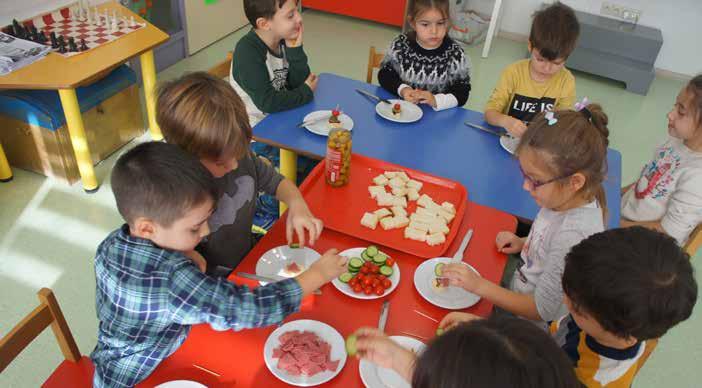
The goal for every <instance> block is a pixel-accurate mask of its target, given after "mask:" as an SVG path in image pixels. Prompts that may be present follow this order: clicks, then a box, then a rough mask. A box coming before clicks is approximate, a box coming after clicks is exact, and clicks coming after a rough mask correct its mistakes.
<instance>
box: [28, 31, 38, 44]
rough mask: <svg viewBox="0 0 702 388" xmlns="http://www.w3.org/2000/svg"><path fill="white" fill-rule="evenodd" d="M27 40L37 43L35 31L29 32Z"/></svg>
mask: <svg viewBox="0 0 702 388" xmlns="http://www.w3.org/2000/svg"><path fill="white" fill-rule="evenodd" d="M29 40H31V41H32V42H37V43H39V34H38V33H37V32H36V31H35V30H30V33H29Z"/></svg>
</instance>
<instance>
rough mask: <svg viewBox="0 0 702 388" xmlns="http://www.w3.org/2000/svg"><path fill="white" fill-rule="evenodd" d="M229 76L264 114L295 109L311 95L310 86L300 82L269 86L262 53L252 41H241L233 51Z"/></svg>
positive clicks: (310, 97) (309, 99)
mask: <svg viewBox="0 0 702 388" xmlns="http://www.w3.org/2000/svg"><path fill="white" fill-rule="evenodd" d="M288 70H289V69H288ZM232 78H234V80H235V81H236V82H237V83H238V84H239V86H240V87H241V88H242V89H244V91H245V92H246V94H248V95H249V97H251V100H252V101H253V103H254V104H255V105H256V107H257V108H258V109H260V110H261V111H262V112H264V113H273V112H279V111H283V110H288V109H292V108H296V107H298V106H300V105H304V104H306V103H308V102H310V101H312V98H313V97H314V95H313V93H312V89H310V88H309V86H307V84H305V83H304V82H303V83H302V84H301V85H299V86H298V87H296V88H292V89H282V90H276V89H275V88H273V85H272V84H271V81H270V76H269V74H268V68H267V66H266V61H265V53H263V54H262V53H260V52H259V51H258V49H257V48H256V47H255V46H254V45H253V44H252V43H249V42H246V41H241V42H240V44H238V45H237V47H236V50H234V60H233V62H232Z"/></svg>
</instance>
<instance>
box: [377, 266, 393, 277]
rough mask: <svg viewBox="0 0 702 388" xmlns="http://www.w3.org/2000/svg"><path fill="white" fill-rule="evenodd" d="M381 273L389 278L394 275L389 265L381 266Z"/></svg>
mask: <svg viewBox="0 0 702 388" xmlns="http://www.w3.org/2000/svg"><path fill="white" fill-rule="evenodd" d="M380 274H381V275H385V277H388V278H389V277H390V276H392V267H388V266H387V265H384V266H382V267H380Z"/></svg>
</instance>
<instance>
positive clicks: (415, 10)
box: [407, 0, 450, 40]
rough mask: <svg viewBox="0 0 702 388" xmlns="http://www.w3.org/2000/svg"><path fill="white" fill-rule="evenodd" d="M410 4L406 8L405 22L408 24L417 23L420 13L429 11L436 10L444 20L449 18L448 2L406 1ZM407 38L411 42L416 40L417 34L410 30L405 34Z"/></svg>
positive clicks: (441, 0) (442, 0)
mask: <svg viewBox="0 0 702 388" xmlns="http://www.w3.org/2000/svg"><path fill="white" fill-rule="evenodd" d="M408 1H409V2H410V4H409V6H408V7H407V20H408V21H410V22H415V21H417V18H418V17H419V15H421V14H422V13H424V12H426V11H428V10H430V9H438V10H439V11H440V12H441V14H442V15H443V16H444V17H445V18H447V19H448V18H449V15H450V13H449V2H448V0H408ZM407 36H408V37H410V39H412V40H417V32H416V31H414V30H412V31H409V32H408V33H407Z"/></svg>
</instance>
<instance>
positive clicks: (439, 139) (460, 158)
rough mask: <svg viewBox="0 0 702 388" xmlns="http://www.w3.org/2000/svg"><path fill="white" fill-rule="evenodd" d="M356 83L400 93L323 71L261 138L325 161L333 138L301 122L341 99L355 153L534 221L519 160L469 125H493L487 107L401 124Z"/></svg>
mask: <svg viewBox="0 0 702 388" xmlns="http://www.w3.org/2000/svg"><path fill="white" fill-rule="evenodd" d="M356 88H359V89H364V90H366V91H369V92H371V93H374V94H376V95H378V96H381V97H386V98H392V97H393V96H392V95H391V94H390V93H388V92H387V91H385V90H384V89H382V88H381V87H378V86H374V85H369V84H367V83H364V82H360V81H355V80H352V79H349V78H345V77H341V76H337V75H333V74H321V75H320V80H319V84H318V86H317V90H316V91H315V98H314V100H313V101H312V102H310V103H309V104H307V105H304V106H301V107H299V108H296V109H292V110H288V111H284V112H279V113H274V114H270V115H268V116H267V117H266V118H265V119H263V120H262V121H261V122H260V123H258V125H256V126H255V127H254V129H253V133H254V137H255V138H256V140H258V141H261V142H263V143H266V144H271V145H274V146H276V147H280V148H281V149H285V150H289V151H292V152H295V153H297V154H301V155H306V156H309V157H312V158H315V159H321V158H323V157H324V155H325V153H326V140H327V138H326V137H324V136H319V135H315V134H313V133H310V132H309V131H307V130H306V129H304V128H297V127H295V125H297V124H298V123H300V122H301V121H302V118H303V117H304V116H305V115H306V114H307V113H309V112H313V111H316V110H322V109H333V108H334V107H335V106H336V105H337V104H338V105H339V106H340V107H341V109H342V110H343V111H344V113H346V114H348V115H349V116H351V118H352V119H353V120H354V127H353V131H352V133H353V151H354V152H356V153H359V154H363V155H367V156H370V157H373V158H378V159H383V160H386V161H388V162H391V163H396V164H400V165H403V166H407V167H409V168H412V169H417V170H422V171H426V172H428V173H431V174H435V175H439V176H443V177H446V178H450V179H453V180H456V181H458V182H461V183H462V184H463V185H464V186H465V187H466V188H467V189H468V198H469V199H470V200H471V201H474V202H477V203H479V204H481V205H485V206H490V207H493V208H496V209H499V210H502V211H505V212H507V213H511V214H514V215H515V216H517V217H520V218H523V219H534V217H535V216H536V213H537V211H538V206H537V205H536V203H535V202H534V200H533V199H532V198H531V196H530V195H529V193H527V192H526V191H524V190H523V189H522V175H521V172H520V171H519V164H518V162H517V160H516V158H514V157H512V155H510V154H508V153H507V152H505V151H504V150H503V149H502V148H501V146H500V144H499V139H498V137H497V136H494V135H491V134H488V133H485V132H482V131H479V130H476V129H473V128H470V127H467V126H465V125H464V124H463V123H464V122H465V121H470V122H473V123H476V124H480V125H484V126H487V123H486V122H485V121H484V119H483V114H482V113H480V112H475V111H472V110H468V109H462V108H459V109H449V110H446V111H442V112H435V111H434V110H433V109H431V108H430V107H428V106H425V105H424V106H422V109H423V111H424V117H422V119H421V120H420V121H418V122H416V123H412V124H398V123H393V122H390V121H388V120H385V119H383V118H382V117H380V116H378V115H377V114H376V113H375V102H373V101H371V100H369V99H368V98H366V97H364V96H362V95H360V94H358V93H356V92H355V90H354V89H356ZM288 160H289V159H288ZM607 160H608V164H609V176H608V178H607V181H606V182H605V190H606V195H607V204H608V208H609V226H610V227H616V226H618V225H619V206H620V193H619V190H620V187H621V170H622V160H621V154H620V153H619V152H618V151H616V150H613V149H609V150H608V153H607ZM282 163H283V158H282V157H281V164H282ZM281 169H283V168H282V166H281ZM288 171H289V170H288Z"/></svg>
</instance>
